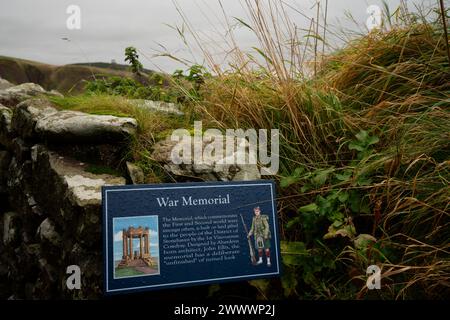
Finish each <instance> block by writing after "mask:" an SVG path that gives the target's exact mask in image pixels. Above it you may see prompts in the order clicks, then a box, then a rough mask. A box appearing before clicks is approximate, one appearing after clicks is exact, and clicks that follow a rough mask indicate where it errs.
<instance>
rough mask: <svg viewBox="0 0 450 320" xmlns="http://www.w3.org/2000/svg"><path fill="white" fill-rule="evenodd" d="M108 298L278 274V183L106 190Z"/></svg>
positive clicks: (105, 229)
mask: <svg viewBox="0 0 450 320" xmlns="http://www.w3.org/2000/svg"><path fill="white" fill-rule="evenodd" d="M103 244H104V292H105V294H115V293H123V292H133V291H145V290H158V289H164V288H174V287H180V286H195V285H201V284H208V283H220V282H227V281H242V280H249V279H258V278H267V277H274V276H278V275H280V271H281V270H280V250H279V237H278V226H277V215H276V203H275V189H274V184H273V182H272V181H267V180H261V181H246V182H217V183H182V184H162V185H161V184H158V185H140V186H120V187H118V186H111V187H104V188H103Z"/></svg>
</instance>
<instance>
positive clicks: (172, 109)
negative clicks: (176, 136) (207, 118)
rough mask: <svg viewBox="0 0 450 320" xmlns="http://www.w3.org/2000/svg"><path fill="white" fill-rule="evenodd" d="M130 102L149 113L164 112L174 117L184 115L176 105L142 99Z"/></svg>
mask: <svg viewBox="0 0 450 320" xmlns="http://www.w3.org/2000/svg"><path fill="white" fill-rule="evenodd" d="M131 102H132V103H133V104H134V105H136V106H137V107H139V108H143V109H147V110H149V111H158V112H164V113H168V114H174V115H178V116H182V115H183V114H184V113H183V112H182V111H181V110H180V106H179V105H177V104H175V103H171V102H164V101H153V100H142V99H135V100H131Z"/></svg>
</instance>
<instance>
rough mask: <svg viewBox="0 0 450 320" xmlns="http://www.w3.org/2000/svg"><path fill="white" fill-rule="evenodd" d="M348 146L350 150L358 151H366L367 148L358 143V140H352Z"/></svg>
mask: <svg viewBox="0 0 450 320" xmlns="http://www.w3.org/2000/svg"><path fill="white" fill-rule="evenodd" d="M348 148H349V149H350V150H356V151H364V150H365V148H364V147H363V146H361V145H359V144H358V142H355V141H352V142H350V143H349V144H348Z"/></svg>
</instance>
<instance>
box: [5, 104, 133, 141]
mask: <svg viewBox="0 0 450 320" xmlns="http://www.w3.org/2000/svg"><path fill="white" fill-rule="evenodd" d="M137 127H138V125H137V121H136V120H135V119H133V118H123V117H115V116H109V115H92V114H87V113H83V112H78V111H58V110H57V109H56V108H54V107H53V105H52V104H51V103H50V102H49V101H48V100H46V99H44V98H40V99H36V98H35V99H29V100H26V101H23V102H21V103H20V104H18V105H17V106H16V107H15V108H14V113H13V117H12V128H13V130H14V131H15V132H16V133H17V134H18V135H20V136H21V137H22V138H25V139H33V138H34V140H39V139H41V140H46V141H49V142H61V143H64V142H71V143H108V142H121V141H124V140H125V139H128V138H130V137H131V136H133V135H134V134H135V133H136V131H137Z"/></svg>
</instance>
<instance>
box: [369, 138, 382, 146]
mask: <svg viewBox="0 0 450 320" xmlns="http://www.w3.org/2000/svg"><path fill="white" fill-rule="evenodd" d="M379 141H380V139H379V138H378V137H377V136H372V137H370V138H369V139H368V140H367V145H368V146H370V145H372V144H376V143H378V142H379Z"/></svg>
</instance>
